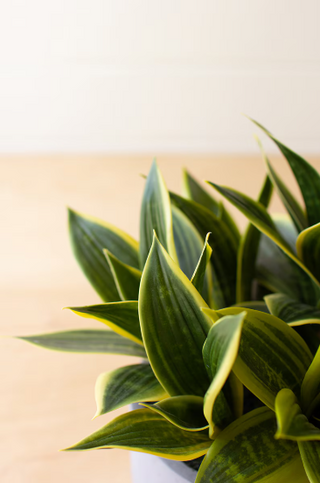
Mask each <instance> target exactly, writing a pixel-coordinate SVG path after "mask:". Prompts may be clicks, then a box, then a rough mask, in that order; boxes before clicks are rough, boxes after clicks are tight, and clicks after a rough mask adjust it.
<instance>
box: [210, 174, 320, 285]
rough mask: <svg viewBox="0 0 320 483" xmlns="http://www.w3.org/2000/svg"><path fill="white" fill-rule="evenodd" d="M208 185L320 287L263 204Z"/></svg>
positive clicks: (242, 195) (229, 189)
mask: <svg viewBox="0 0 320 483" xmlns="http://www.w3.org/2000/svg"><path fill="white" fill-rule="evenodd" d="M208 183H209V184H210V185H211V186H212V187H213V188H215V189H216V190H217V191H218V192H219V193H221V194H222V195H223V196H224V197H225V198H226V199H227V200H229V201H230V202H231V203H232V204H233V205H234V206H236V207H237V208H238V209H239V210H240V211H241V212H242V213H243V214H244V215H245V216H246V217H247V218H248V219H249V220H250V221H251V223H252V224H253V225H255V226H256V227H257V228H258V229H259V230H260V231H261V232H262V233H264V234H265V235H267V236H268V237H269V238H271V239H272V240H273V241H274V242H275V243H276V245H278V247H279V248H281V250H283V251H284V253H286V254H287V255H288V256H289V257H290V258H291V259H292V260H293V261H294V262H295V263H296V264H297V265H298V266H299V267H300V268H302V269H303V270H304V271H305V272H306V273H307V274H308V275H309V277H310V278H311V279H312V280H313V281H314V282H315V284H316V285H318V286H320V283H319V282H318V280H317V279H316V278H315V277H314V275H313V274H312V273H311V272H310V271H309V270H308V268H307V267H306V266H305V265H304V264H303V263H302V262H301V260H299V258H298V257H297V256H296V255H295V254H294V252H293V250H292V248H291V247H290V245H289V243H288V242H287V241H286V240H285V239H284V238H283V236H282V235H281V234H280V233H279V231H278V230H277V228H276V226H275V224H274V222H273V221H272V218H271V217H270V215H269V213H268V212H267V210H266V209H265V208H264V206H263V205H262V204H261V203H258V202H257V201H254V200H253V199H251V198H249V197H248V196H246V195H244V194H242V193H239V192H238V191H236V190H232V189H231V188H226V187H223V186H218V185H215V184H214V183H211V182H209V181H208Z"/></svg>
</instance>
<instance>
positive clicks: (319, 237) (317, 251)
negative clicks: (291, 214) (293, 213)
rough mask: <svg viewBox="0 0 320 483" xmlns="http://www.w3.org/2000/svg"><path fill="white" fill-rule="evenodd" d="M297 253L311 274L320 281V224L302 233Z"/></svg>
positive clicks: (298, 240)
mask: <svg viewBox="0 0 320 483" xmlns="http://www.w3.org/2000/svg"><path fill="white" fill-rule="evenodd" d="M297 253H298V257H299V258H300V259H301V260H302V261H303V263H304V264H305V266H306V267H307V268H308V269H309V270H310V272H312V273H313V275H314V276H315V277H316V278H317V279H318V280H320V223H318V224H317V225H314V226H310V228H307V229H306V230H304V231H302V232H301V233H300V235H299V236H298V239H297Z"/></svg>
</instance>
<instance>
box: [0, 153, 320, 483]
mask: <svg viewBox="0 0 320 483" xmlns="http://www.w3.org/2000/svg"><path fill="white" fill-rule="evenodd" d="M151 161H152V157H151V156H146V155H144V156H108V157H105V156H100V157H99V156H92V157H89V156H86V157H83V156H33V157H31V156H29V157H27V156H20V157H16V156H15V157H13V156H11V157H2V158H0V169H1V190H0V201H1V203H0V210H1V228H2V229H1V238H0V243H1V274H0V286H1V335H3V336H11V335H27V334H35V333H42V332H52V331H56V330H64V329H69V328H85V327H98V328H99V327H101V325H100V324H99V323H98V322H93V321H92V322H91V321H90V320H88V319H83V318H80V317H77V316H75V315H74V314H72V313H70V312H68V311H66V310H65V311H61V308H62V307H64V306H70V305H88V304H93V303H98V302H99V299H98V297H97V295H96V294H95V293H94V292H93V290H92V289H91V287H90V286H89V284H88V283H87V281H86V280H85V278H84V276H83V275H82V273H81V272H80V270H79V268H78V266H77V265H76V262H75V261H74V259H73V257H72V254H71V250H70V247H69V241H68V234H67V223H66V210H65V206H66V205H68V206H70V207H72V208H75V209H77V210H78V211H82V212H85V213H89V214H92V215H95V216H97V217H100V218H102V219H105V220H107V221H109V222H111V223H113V224H115V225H117V226H119V227H120V228H122V229H124V230H126V231H127V232H129V233H130V234H131V235H133V236H134V237H136V238H138V232H139V230H138V223H139V206H140V201H141V197H142V192H143V186H144V180H143V179H142V178H141V177H140V176H139V174H140V173H142V174H146V173H147V172H148V169H149V167H150V164H151ZM158 162H159V166H160V168H161V169H162V172H163V174H164V176H165V179H166V180H167V184H168V187H169V188H170V189H172V190H176V191H179V188H180V172H181V168H182V166H186V167H187V168H188V169H189V170H190V171H191V172H192V173H194V174H195V175H196V176H197V177H198V178H199V179H210V180H212V181H215V182H217V183H221V184H226V185H230V186H232V187H234V188H237V189H240V190H245V191H246V192H247V193H248V194H249V195H251V196H254V197H256V196H257V194H258V192H259V189H260V186H261V184H262V181H263V177H264V165H263V162H262V161H261V160H260V158H259V157H244V156H203V155H202V156H177V155H174V156H160V157H159V158H158ZM275 163H276V166H277V169H278V171H279V172H280V173H281V174H282V175H283V176H284V177H285V178H286V179H287V180H288V183H289V185H290V186H293V187H294V183H293V180H292V176H291V175H290V172H289V169H288V168H287V166H286V165H285V163H284V161H283V160H280V159H279V158H275ZM312 163H313V164H314V166H316V167H317V169H320V159H313V160H312ZM294 190H296V187H294ZM272 210H273V211H283V209H282V207H281V204H280V202H279V201H278V200H276V199H274V201H273V203H272ZM231 211H233V212H234V213H236V210H234V209H231ZM237 219H238V221H239V224H240V226H242V227H244V226H245V223H246V222H245V220H244V218H243V217H241V216H239V214H238V213H237ZM0 345H1V352H0V354H1V356H0V357H1V364H0V373H1V374H0V377H1V386H2V391H1V401H0V412H1V414H0V418H1V438H0V481H1V482H2V483H57V482H59V483H70V482H72V483H77V482H92V483H106V482H111V481H112V482H113V483H124V482H128V483H129V482H130V481H131V480H130V468H129V453H128V452H126V451H121V450H110V451H89V452H81V453H80V452H79V453H76V452H75V453H63V452H59V451H58V450H59V449H61V448H64V447H66V446H69V445H71V444H73V443H75V442H77V441H78V440H80V439H82V438H83V437H85V436H87V435H88V434H90V433H91V432H93V431H94V430H96V429H98V428H99V427H101V426H103V425H104V424H106V423H107V422H108V421H109V420H111V419H112V418H113V417H114V414H112V415H105V416H102V417H100V418H97V419H96V420H94V421H91V418H92V416H93V414H94V413H95V402H94V384H95V380H96V378H97V376H98V375H99V374H100V373H101V372H105V371H108V370H112V369H114V368H116V367H118V366H119V365H125V364H128V363H130V362H131V361H132V359H130V358H129V357H127V358H126V357H119V356H103V355H78V354H66V353H58V352H53V351H48V350H41V349H39V348H36V347H34V346H32V345H30V344H27V343H24V342H22V341H20V340H16V339H12V338H9V337H8V338H7V337H4V338H2V339H1V341H0ZM119 413H120V411H117V414H119Z"/></svg>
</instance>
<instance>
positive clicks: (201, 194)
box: [182, 169, 240, 243]
mask: <svg viewBox="0 0 320 483" xmlns="http://www.w3.org/2000/svg"><path fill="white" fill-rule="evenodd" d="M182 191H183V195H184V197H185V198H187V199H189V200H192V201H195V202H196V203H199V204H200V205H203V206H204V207H205V208H207V209H208V210H210V211H211V212H212V213H213V214H214V215H215V216H217V217H218V218H220V219H221V220H223V221H224V222H225V223H226V224H227V226H228V227H229V229H230V230H231V232H232V233H233V235H234V238H235V240H236V242H237V243H239V240H240V232H239V229H238V227H237V225H236V223H235V221H234V219H233V218H232V216H231V215H230V214H229V212H228V211H227V210H226V208H225V207H224V206H223V203H222V202H221V201H220V202H217V201H216V200H215V199H214V198H213V197H212V196H211V195H209V193H208V192H207V191H206V190H205V189H203V188H202V186H201V185H200V184H199V183H198V182H197V181H196V180H195V179H194V178H193V176H191V174H190V173H188V171H187V170H186V169H185V170H183V184H182Z"/></svg>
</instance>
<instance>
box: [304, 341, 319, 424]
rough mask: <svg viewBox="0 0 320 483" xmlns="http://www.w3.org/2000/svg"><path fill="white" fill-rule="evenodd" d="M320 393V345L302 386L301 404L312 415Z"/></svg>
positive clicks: (308, 414)
mask: <svg viewBox="0 0 320 483" xmlns="http://www.w3.org/2000/svg"><path fill="white" fill-rule="evenodd" d="M319 394H320V347H319V348H318V350H317V353H316V355H315V356H314V358H313V361H312V363H311V365H310V366H309V368H308V370H307V372H306V374H305V377H304V379H303V382H302V387H301V405H302V409H303V411H304V412H305V413H306V414H307V416H310V415H311V414H312V412H313V409H315V407H314V405H313V402H314V400H315V399H316V398H317V396H318V395H319Z"/></svg>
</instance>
